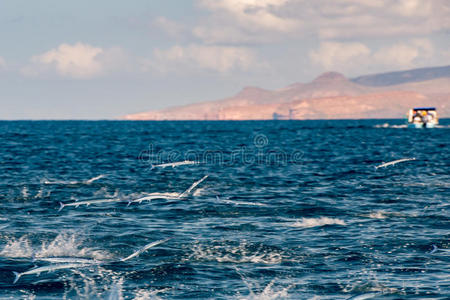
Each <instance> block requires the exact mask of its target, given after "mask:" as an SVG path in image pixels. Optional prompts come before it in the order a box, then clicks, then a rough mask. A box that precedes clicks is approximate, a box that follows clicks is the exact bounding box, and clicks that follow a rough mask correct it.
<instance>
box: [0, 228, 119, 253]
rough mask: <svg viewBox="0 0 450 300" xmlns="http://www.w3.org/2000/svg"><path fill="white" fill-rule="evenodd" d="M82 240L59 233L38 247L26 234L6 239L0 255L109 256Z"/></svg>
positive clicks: (75, 236) (73, 235)
mask: <svg viewBox="0 0 450 300" xmlns="http://www.w3.org/2000/svg"><path fill="white" fill-rule="evenodd" d="M82 242H83V241H82V240H80V239H79V237H78V236H77V235H75V234H69V233H60V234H59V235H58V236H56V237H55V239H54V240H52V241H43V242H42V243H41V245H40V247H36V248H37V249H35V247H33V244H32V242H31V241H30V239H29V237H28V236H22V237H20V238H18V239H16V238H11V239H9V240H7V242H6V245H5V246H4V247H3V249H2V251H0V256H3V257H11V258H32V257H33V258H44V257H63V256H64V257H83V258H92V259H96V260H106V259H109V258H110V257H111V256H110V254H109V253H107V252H104V251H101V250H93V249H91V248H88V247H83V246H82Z"/></svg>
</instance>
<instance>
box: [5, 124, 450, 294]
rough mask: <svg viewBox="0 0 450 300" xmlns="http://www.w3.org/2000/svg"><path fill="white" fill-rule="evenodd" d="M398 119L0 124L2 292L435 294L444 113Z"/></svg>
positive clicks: (446, 226) (449, 256)
mask: <svg viewBox="0 0 450 300" xmlns="http://www.w3.org/2000/svg"><path fill="white" fill-rule="evenodd" d="M403 124H404V121H403V120H340V121H251V122H250V121H249V122H221V121H217V122H206V121H205V122H168V121H167V122H138V121H136V122H128V121H2V122H0V137H1V148H0V161H1V165H0V202H1V209H0V229H1V230H0V299H316V300H317V299H449V295H450V264H449V263H450V219H449V212H450V206H449V198H450V151H449V149H450V126H449V124H450V120H441V126H440V127H439V128H434V129H408V128H405V126H404V125H403ZM399 159H409V160H405V161H400V162H398V163H395V164H392V165H389V166H387V167H379V168H376V166H380V165H381V164H382V163H386V162H391V161H395V160H399ZM176 162H181V163H180V164H175V165H173V166H170V165H161V164H167V163H176ZM13 272H16V274H18V275H17V276H16V275H15V273H13ZM16 279H17V280H16ZM15 280H16V282H14V281H15Z"/></svg>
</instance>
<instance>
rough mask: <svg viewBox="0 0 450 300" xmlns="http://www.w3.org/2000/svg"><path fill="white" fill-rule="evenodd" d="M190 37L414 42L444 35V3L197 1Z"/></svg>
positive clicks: (448, 24)
mask: <svg viewBox="0 0 450 300" xmlns="http://www.w3.org/2000/svg"><path fill="white" fill-rule="evenodd" d="M198 4H199V7H200V8H202V9H205V10H206V11H207V12H208V17H206V18H203V19H200V21H199V22H198V24H197V25H196V26H194V28H193V30H192V33H193V35H194V36H195V37H197V38H199V39H200V40H202V41H204V42H206V43H209V44H223V43H234V44H237V43H270V42H278V41H281V40H298V38H299V37H302V36H309V35H313V36H314V35H317V36H319V37H320V38H321V39H325V40H326V39H328V40H329V39H335V40H344V39H355V38H361V37H362V38H367V37H404V36H408V37H414V36H420V35H427V34H430V33H433V32H442V31H445V30H448V29H450V1H448V0H433V1H429V0H315V1H304V0H259V1H258V0H198Z"/></svg>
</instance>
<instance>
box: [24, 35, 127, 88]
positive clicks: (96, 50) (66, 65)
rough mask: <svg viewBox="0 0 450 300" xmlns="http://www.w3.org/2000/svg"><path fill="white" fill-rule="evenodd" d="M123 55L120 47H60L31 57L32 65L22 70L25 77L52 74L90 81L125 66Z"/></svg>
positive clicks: (63, 45)
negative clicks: (121, 65)
mask: <svg viewBox="0 0 450 300" xmlns="http://www.w3.org/2000/svg"><path fill="white" fill-rule="evenodd" d="M125 60H126V56H125V54H124V53H123V51H122V50H121V49H119V48H109V49H102V48H100V47H93V46H91V45H88V44H83V43H76V44H74V45H70V44H61V45H59V46H58V47H57V48H54V49H51V50H49V51H47V52H45V53H42V54H39V55H35V56H33V57H32V58H31V64H29V65H27V66H25V67H24V68H23V69H22V73H23V74H24V75H27V76H39V75H42V74H54V73H56V74H57V75H59V76H63V77H69V78H75V79H89V78H93V77H97V76H101V75H104V74H106V73H107V72H109V71H111V70H112V69H114V68H116V67H118V66H119V65H120V64H124V62H125Z"/></svg>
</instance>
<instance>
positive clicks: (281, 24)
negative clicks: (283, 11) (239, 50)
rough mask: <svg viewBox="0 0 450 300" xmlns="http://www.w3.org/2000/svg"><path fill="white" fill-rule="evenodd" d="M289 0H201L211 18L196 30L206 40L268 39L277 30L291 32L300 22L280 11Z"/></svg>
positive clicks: (227, 41)
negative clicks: (278, 12) (278, 11)
mask: <svg viewBox="0 0 450 300" xmlns="http://www.w3.org/2000/svg"><path fill="white" fill-rule="evenodd" d="M288 2H289V0H199V1H198V3H199V6H200V7H201V8H204V9H206V10H207V11H209V13H210V15H209V17H208V18H206V19H205V20H203V21H202V22H200V24H198V25H197V26H195V27H194V29H193V35H194V36H196V37H197V38H199V39H201V40H203V41H205V42H206V43H240V42H247V43H248V42H261V41H263V42H267V41H268V40H272V39H274V38H276V34H277V33H282V34H288V33H290V32H293V31H295V29H296V28H297V27H299V26H300V25H301V23H302V22H301V21H300V20H298V19H294V18H288V17H284V16H281V15H279V14H277V10H278V9H280V8H282V7H283V6H284V5H285V4H286V3H288Z"/></svg>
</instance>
